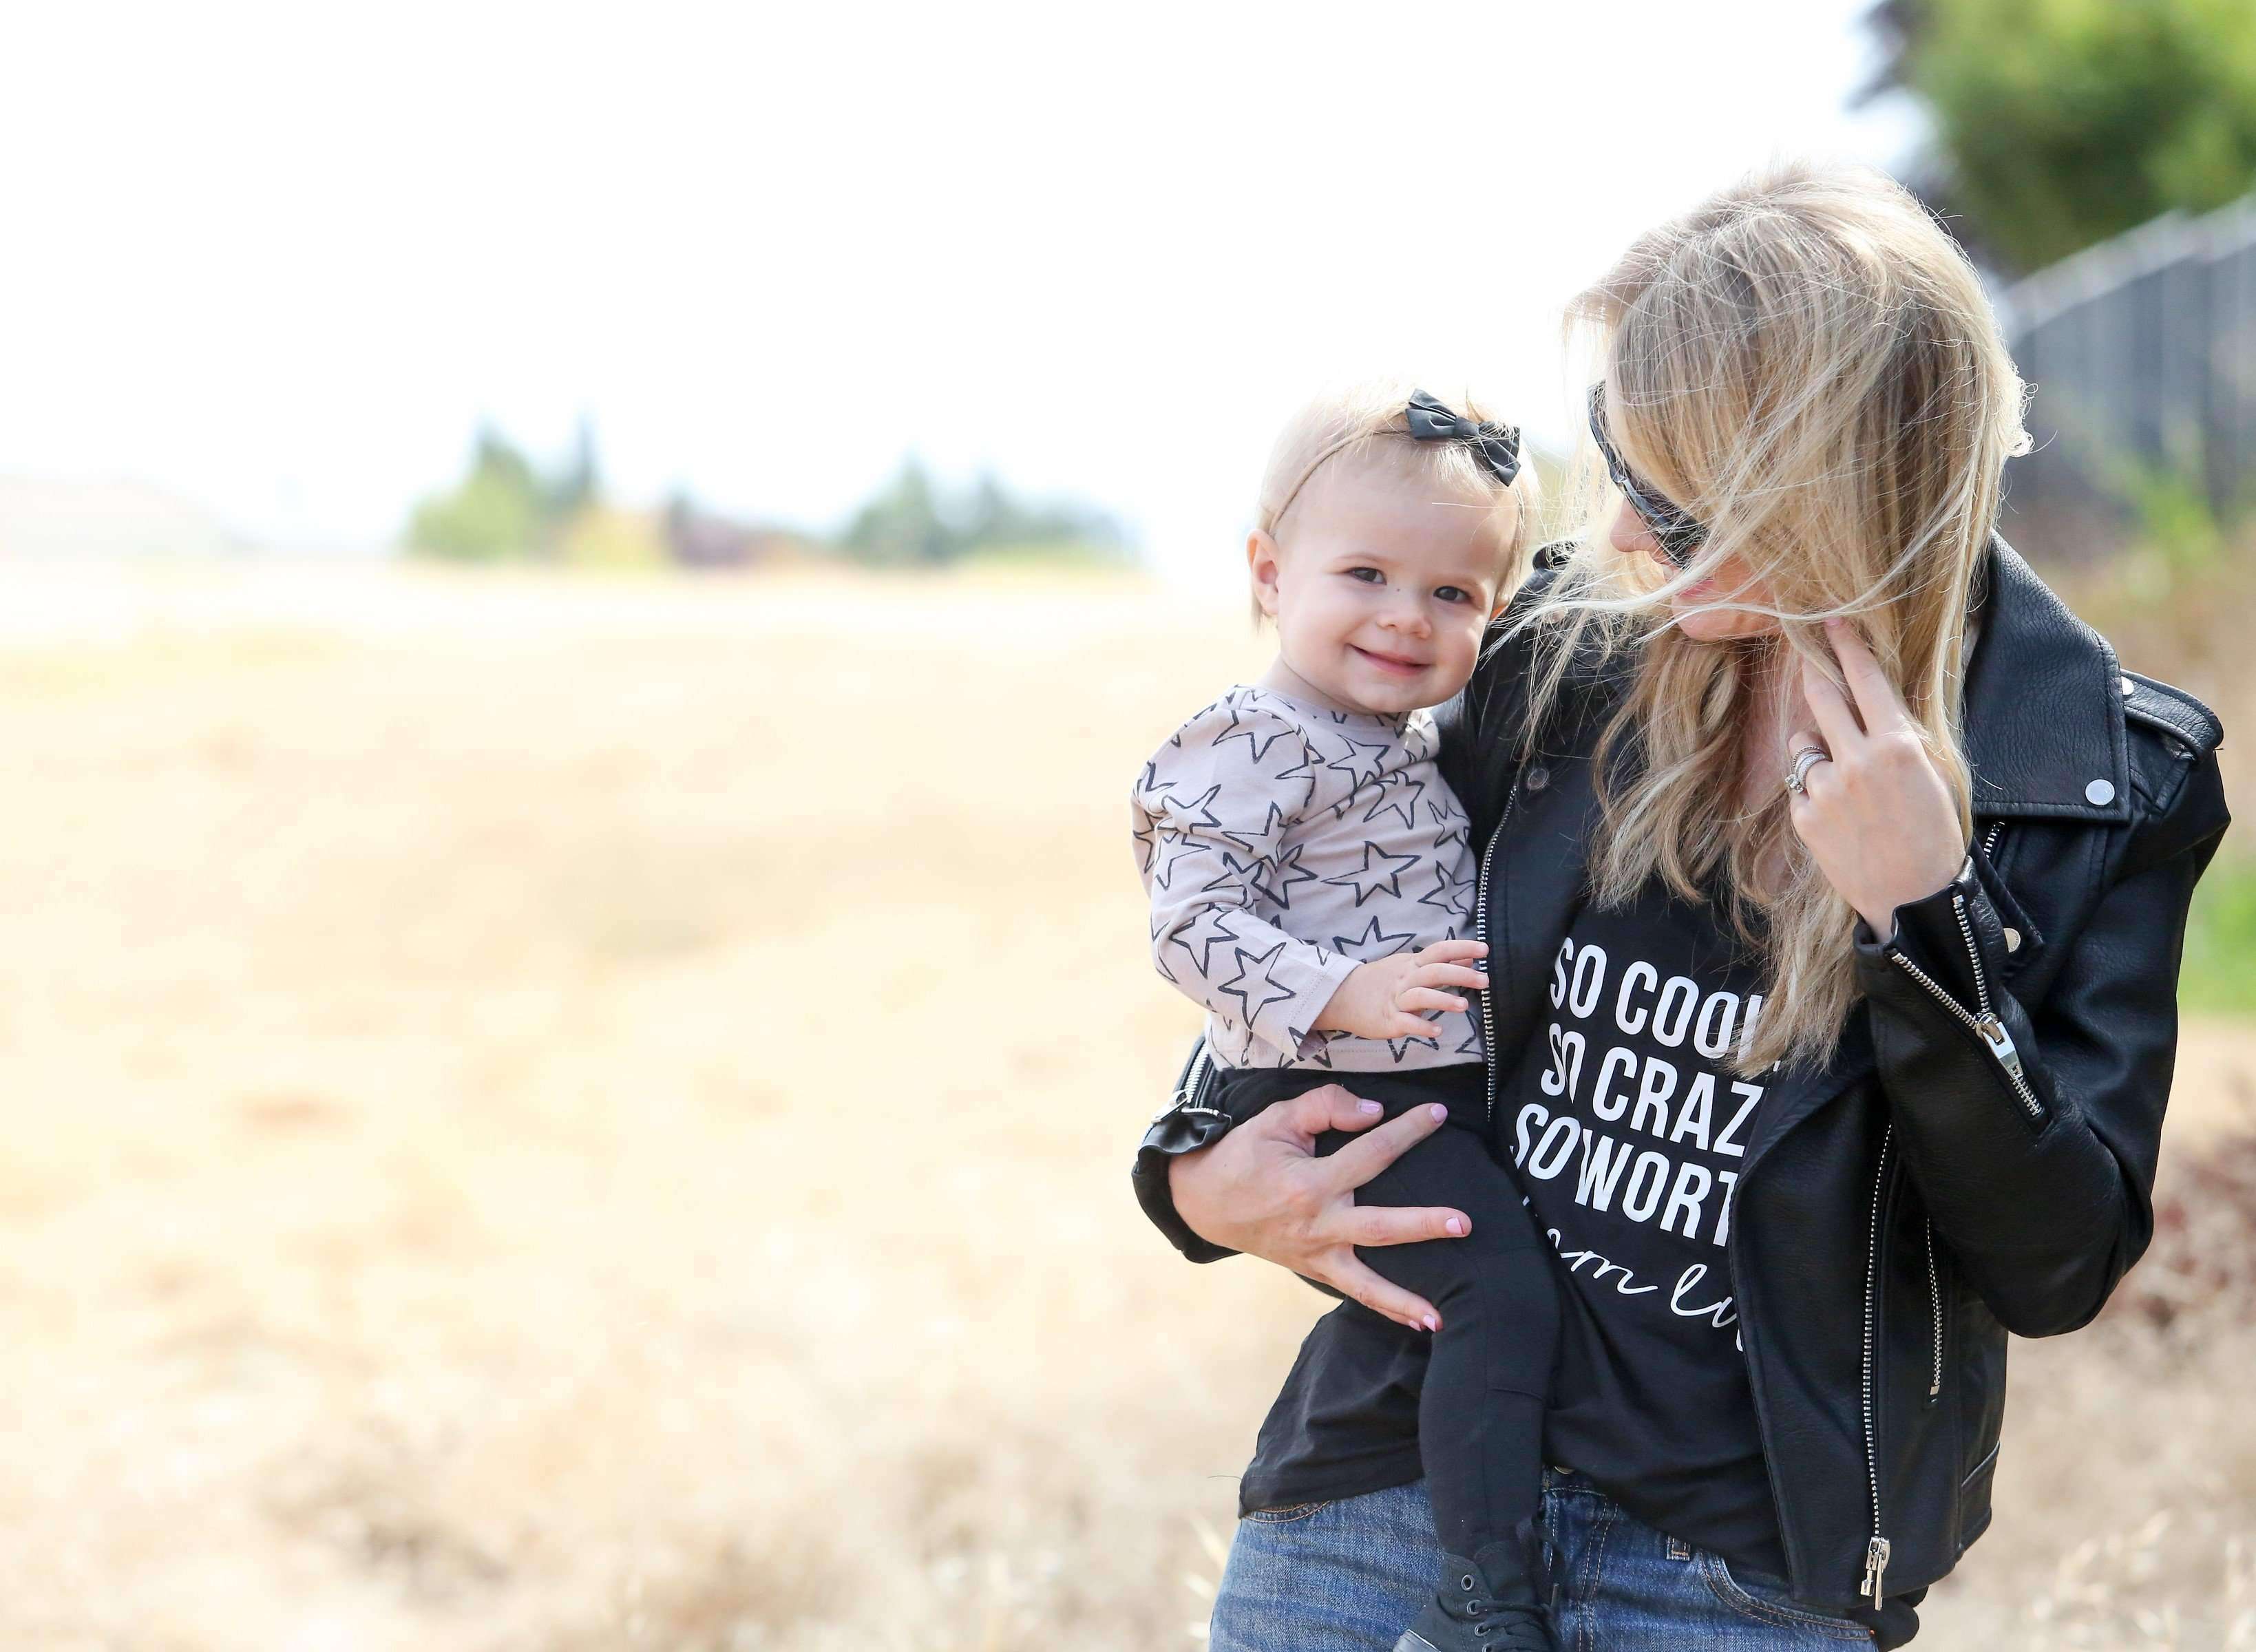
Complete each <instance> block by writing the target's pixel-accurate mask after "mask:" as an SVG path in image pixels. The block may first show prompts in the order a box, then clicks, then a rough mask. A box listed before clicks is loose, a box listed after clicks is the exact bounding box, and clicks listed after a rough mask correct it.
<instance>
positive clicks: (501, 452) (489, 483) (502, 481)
mask: <svg viewBox="0 0 2256 1652" xmlns="http://www.w3.org/2000/svg"><path fill="white" fill-rule="evenodd" d="M542 495H543V489H542V488H541V486H540V479H539V476H538V475H535V474H534V471H533V468H532V461H531V460H528V459H526V458H525V455H524V454H523V453H520V452H518V450H517V448H515V447H514V446H511V444H510V443H509V441H508V439H506V438H504V436H503V435H502V434H501V433H500V432H498V431H497V430H495V429H493V428H492V426H490V425H487V426H484V427H483V428H481V429H480V430H479V432H478V438H477V446H476V450H475V452H474V453H473V454H472V456H471V459H470V470H469V475H467V476H465V477H463V478H462V482H460V483H458V484H457V485H456V486H455V488H454V489H452V490H450V491H449V492H447V493H444V494H439V495H435V496H433V497H431V498H428V499H426V500H424V501H423V502H422V503H419V504H418V505H417V506H416V507H415V513H414V516H413V517H412V519H411V520H410V522H409V524H408V528H407V543H408V546H409V548H410V549H412V550H414V551H419V552H423V553H424V554H426V555H427V556H434V557H446V558H449V559H453V560H455V561H459V562H494V561H499V560H501V559H504V558H508V557H521V556H528V555H530V554H532V552H533V551H534V550H536V549H537V548H538V547H539V544H540V539H541V534H542V531H543V529H544V526H545V524H546V517H547V510H546V502H545V500H544V499H543V496H542Z"/></svg>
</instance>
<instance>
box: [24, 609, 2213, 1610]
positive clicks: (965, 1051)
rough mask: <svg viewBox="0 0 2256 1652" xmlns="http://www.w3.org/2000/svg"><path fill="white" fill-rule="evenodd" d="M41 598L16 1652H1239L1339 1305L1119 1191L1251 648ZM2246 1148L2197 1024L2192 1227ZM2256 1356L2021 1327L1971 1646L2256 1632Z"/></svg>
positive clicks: (1081, 617)
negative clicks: (1201, 721) (1140, 806)
mask: <svg viewBox="0 0 2256 1652" xmlns="http://www.w3.org/2000/svg"><path fill="white" fill-rule="evenodd" d="M11 587H12V588H13V592H14V594H13V595H12V597H11V601H10V602H9V603H8V604H7V605H6V606H7V609H8V611H7V612H6V613H5V614H4V615H0V751H4V752H5V754H6V756H5V759H4V761H5V763H6V764H7V765H8V779H9V784H8V786H7V796H8V798H9V799H10V804H11V806H10V809H9V812H8V820H7V848H6V852H5V854H0V924H4V926H5V932H6V935H7V940H8V944H7V945H6V946H5V947H4V948H0V1107H4V1108H5V1118H6V1127H7V1133H8V1135H9V1138H10V1150H9V1151H8V1152H7V1153H6V1154H5V1155H4V1156H0V1239H4V1243H0V1347H4V1350H5V1352H4V1354H0V1362H4V1363H0V1372H4V1379H0V1389H4V1392H5V1393H6V1395H7V1396H8V1402H9V1409H10V1412H11V1415H12V1417H13V1419H14V1424H15V1425H14V1426H13V1427H11V1428H8V1429H6V1430H4V1431H0V1645H4V1646H6V1647H9V1648H16V1647H25V1648H85V1649H87V1652H92V1649H93V1648H109V1649H111V1652H128V1649H130V1652H201V1649H204V1648H289V1649H291V1652H299V1649H301V1648H302V1649H303V1652H360V1649H362V1648H370V1649H373V1648H432V1649H441V1652H444V1649H452V1648H461V1649H462V1652H501V1649H503V1648H511V1649H515V1648H528V1649H530V1648H543V1649H546V1648H560V1649H562V1652H578V1649H580V1648H611V1647H648V1648H666V1649H667V1652H674V1649H677V1648H678V1649H681V1652H687V1649H689V1648H699V1649H705V1648H711V1649H713V1652H723V1649H726V1652H750V1649H751V1648H758V1649H759V1652H813V1649H814V1648H894V1647H898V1648H912V1647H913V1648H919V1649H920V1652H934V1649H935V1648H961V1649H964V1652H969V1649H971V1648H978V1649H980V1652H1020V1649H1026V1652H1031V1649H1032V1648H1053V1647H1057V1646H1061V1645H1068V1644H1069V1645H1072V1646H1074V1647H1076V1648H1116V1647H1117V1648H1158V1647H1172V1646H1186V1645H1191V1644H1194V1643H1195V1637H1196V1636H1197V1635H1198V1634H1200V1633H1201V1630H1200V1627H1199V1626H1200V1624H1201V1620H1202V1619H1203V1617H1204V1615H1205V1609H1206V1600H1207V1596H1208V1595H1209V1592H1210V1591H1211V1587H1212V1583H1213V1579H1214V1578H1215V1576H1216V1571H1217V1569H1218V1558H1219V1556H1220V1553H1221V1547H1222V1544H1223V1543H1224V1542H1226V1540H1227V1535H1228V1531H1229V1528H1230V1511H1231V1508H1232V1499H1233V1492H1234V1483H1233V1476H1234V1475H1235V1474H1236V1473H1237V1471H1238V1469H1239V1468H1240V1466H1242V1464H1243V1462H1244V1458H1245V1456H1246V1453H1247V1451H1248V1449H1249V1446H1250V1444H1251V1436H1252V1431H1253V1427H1254V1424H1255V1423H1256V1421H1257V1420H1258V1417H1259V1415H1260V1412H1261V1409H1262V1408H1263V1406H1264V1405H1265V1402H1266V1400H1267V1398H1268V1396H1269V1395H1270V1393H1271V1392H1272V1391H1273V1388H1274V1386H1275V1383H1276V1381H1278V1379H1279V1377H1280V1374H1281V1373H1282V1370H1283V1367H1284V1364H1285V1362H1286V1360H1287V1358H1288V1357H1289V1354H1290V1351H1291V1349H1292V1348H1293V1346H1294V1344H1295V1343H1296V1342H1297V1340H1298V1339H1299V1337H1300V1336H1301V1333H1302V1332H1303V1331H1304V1330H1305V1328H1306V1327H1307V1325H1308V1323H1309V1322H1310V1321H1311V1320H1312V1319H1313V1318H1315V1314H1316V1312H1317V1311H1318V1310H1319V1309H1320V1307H1321V1306H1322V1302H1321V1300H1320V1299H1319V1298H1317V1297H1315V1295H1314V1294H1313V1293H1311V1292H1310V1291H1308V1290H1307V1289H1306V1288H1305V1287H1303V1286H1301V1285H1299V1284H1297V1283H1294V1282H1293V1281H1292V1280H1290V1279H1289V1278H1287V1277H1286V1276H1282V1275H1281V1274H1279V1273H1277V1272H1276V1271H1275V1270H1273V1269H1264V1268H1261V1267H1259V1266H1258V1265H1256V1264H1253V1263H1250V1262H1245V1263H1231V1264H1225V1265H1223V1266H1218V1267H1215V1268H1211V1269H1191V1268H1189V1267H1188V1266H1187V1265H1185V1264H1183V1263H1181V1262H1179V1261H1177V1260H1176V1259H1175V1258H1174V1255H1173V1254H1172V1253H1171V1252H1170V1251H1168V1250H1167V1248H1166V1246H1165V1245H1164V1244H1163V1243H1162V1242H1161V1241H1160V1240H1159V1239H1158V1237H1157V1236H1156V1235H1155V1234H1153V1233H1152V1232H1151V1231H1150V1230H1149V1228H1148V1227H1146V1226H1145V1224H1144V1223H1143V1221H1142V1220H1141V1219H1140V1217H1139V1216H1138V1214H1137V1213H1136V1212H1135V1209H1134V1207H1133V1205H1132V1201H1131V1199H1130V1198H1129V1196H1128V1191H1127V1187H1126V1183H1125V1170H1126V1167H1127V1161H1128V1156H1129V1153H1130V1150H1131V1148H1132V1144H1133V1142H1134V1140H1135V1137H1136V1135H1137V1134H1138V1132H1139V1128H1140V1127H1141V1125H1142V1122H1143V1121H1144V1120H1145V1118H1146V1116H1147V1115H1148V1114H1150V1113H1151V1111H1152V1110H1153V1107H1155V1106H1156V1105H1157V1104H1158V1100H1159V1094H1160V1090H1161V1089H1162V1087H1163V1086H1164V1084H1165V1083H1166V1081H1167V1079H1169V1078H1170V1077H1171V1076H1172V1072H1173V1067H1174V1060H1175V1058H1176V1055H1177V1052H1178V1051H1179V1049H1180V1046H1181V1044H1182V1043H1183V1041H1184V1040H1185V1038H1186V1037H1187V1036H1188V1031H1189V1030H1190V1026H1191V1022H1192V1014H1191V1011H1190V1010H1189V1008H1188V1006H1187V1005H1186V1004H1185V1003H1183V1002H1181V1000H1180V999H1178V998H1176V997H1175V996H1174V995H1173V994H1172V993H1171V992H1170V990H1169V989H1168V988H1166V987H1165V986H1164V984H1162V983H1161V982H1160V981H1158V980H1157V979H1156V977H1154V976H1153V974H1152V973H1151V971H1150V969H1149V967H1148V965H1147V964H1146V960H1145V958H1144V954H1143V948H1142V945H1141V937H1142V934H1143V930H1142V923H1143V917H1142V912H1141V903H1140V897H1139V890H1138V889H1137V886H1136V879H1135V876H1134V873H1133V864H1132V859H1131V854H1130V846H1129V843H1128V840H1127V836H1126V830H1127V819H1126V795H1127V787H1128V783H1129V781H1130V779H1131V778H1132V773H1133V770H1134V768H1135V766H1136V764H1137V763H1139V761H1140V760H1141V758H1142V756H1143V755H1144V754H1145V753H1146V751H1147V750H1148V749H1149V748H1150V747H1151V746H1152V745H1153V744H1154V743H1155V742H1157V741H1158V740H1159V739H1160V738H1161V737H1162V736H1163V735H1165V733H1166V732H1167V729H1168V728H1172V727H1173V726H1174V722H1175V721H1177V720H1178V719H1179V718H1180V717H1181V716H1182V715H1183V714H1186V713H1187V712H1188V711H1189V710H1190V709H1192V708H1193V707H1194V706H1196V705H1197V704H1199V703H1201V701H1202V699H1204V698H1206V697H1208V696H1209V695H1210V694H1211V692H1214V691H1215V690H1216V689H1217V688H1219V687H1220V686H1221V685H1223V684H1224V683H1226V682H1228V681H1230V680H1232V679H1233V678H1235V677H1237V676H1240V675H1244V674H1246V673H1249V672H1251V671H1257V670H1258V668H1259V664H1260V663H1261V659H1262V657H1263V656H1262V655H1261V654H1260V652H1259V651H1258V647H1257V645H1256V644H1255V643H1253V642H1252V641H1251V639H1250V638H1249V637H1248V636H1246V635H1245V634H1244V631H1243V630H1242V628H1241V622H1240V621H1239V620H1238V617H1237V610H1236V608H1235V607H1234V606H1233V605H1232V604H1231V603H1230V602H1229V601H1226V600H1221V599H1217V600H1216V601H1212V602H1209V603H1198V602H1194V601H1188V599H1184V598H1181V597H1180V596H1169V595H1167V594H1163V593H1159V592H1155V591H1153V590H1149V589H1146V588H1144V587H1138V586H1134V585H1129V584H1124V583H1118V582H1104V581H1100V580H1093V579H1091V580H1060V579H1055V578H1053V579H1052V580H1050V581H1049V582H1047V583H1042V582H1032V581H1024V580H1019V581H1012V580H999V579H989V580H984V581H980V580H958V581H955V582H949V583H939V582H933V583H920V582H913V581H900V582H891V583H880V582H874V581H861V580H820V579H813V578H798V577H794V578H790V579H771V580H734V581H717V582H710V583H702V582H690V583H679V582H676V583H660V582H652V583H638V582H632V581H624V582H617V583H612V582H605V581H601V580H578V581H564V580H544V579H540V578H536V577H532V576H517V575H504V576H492V577H484V578H472V577H462V576H452V577H450V576H445V575H441V574H438V573H429V572H416V571H405V570H399V569H394V568H356V569H342V570H338V569H331V570H315V569H307V568H302V567H291V566H275V567H264V568H262V567H259V566H256V565H241V566H208V565H199V566H179V567H173V568H158V569H148V568H142V569H123V568H108V569H93V570H70V569H65V568H57V567H36V566H34V567H27V568H21V569H11ZM2252 1107H2256V1038H2252V1037H2251V1035H2250V1033H2249V1032H2248V1031H2247V1030H2245V1029H2243V1028H2241V1027H2239V1026H2237V1025H2228V1024H2211V1023H2203V1024H2197V1025H2195V1026H2192V1027H2190V1028H2189V1030H2188V1040H2187V1052H2186V1058H2185V1064H2184V1072H2183V1077H2182V1081H2181V1085H2180V1091H2179V1094H2178V1095H2177V1097H2176V1099H2175V1101H2174V1103H2173V1107H2172V1110H2171V1135H2170V1140H2169V1143H2168V1149H2167V1152H2166V1155H2165V1170H2164V1174H2165V1179H2166V1181H2167V1180H2168V1177H2170V1176H2171V1175H2173V1174H2174V1173H2175V1172H2176V1169H2177V1167H2178V1166H2180V1165H2182V1164H2189V1163H2195V1162H2196V1161H2198V1160H2200V1159H2201V1157H2202V1156H2203V1154H2205V1153H2206V1152H2208V1151H2210V1147H2211V1144H2212V1143H2214V1142H2217V1141H2218V1140H2220V1139H2223V1138H2224V1136H2226V1135H2229V1134H2230V1133H2231V1132H2232V1131H2233V1130H2235V1129H2236V1128H2245V1122H2244V1121H2245V1119H2246V1117H2247V1115H2248V1114H2249V1110H2250V1109H2251V1108H2252ZM2252 1354H2256V1331H2252V1330H2250V1329H2249V1328H2248V1327H2246V1326H2245V1325H2242V1326H2238V1327H2226V1328H2225V1329H2224V1330H2222V1331H2219V1332H2217V1333H2216V1334H2214V1335H2207V1336H2205V1337H2203V1338H2196V1339H2186V1338H2177V1339H2162V1338H2160V1337H2158V1336H2156V1335H2155V1334H2154V1333H2153V1332H2151V1331H2149V1330H2147V1329H2146V1328H2145V1327H2144V1326H2143V1325H2140V1324H2137V1323H2133V1322H2131V1321H2129V1320H2128V1319H2127V1318H2114V1319H2111V1320H2108V1321H2104V1322H2103V1323H2102V1324H2101V1325H2098V1326H2096V1327H2094V1328H2093V1329H2091V1330H2090V1331H2089V1332H2083V1333H2080V1334H2079V1335H2077V1336H2075V1337H2070V1338H2067V1339H2058V1340H2055V1341H2053V1342H2049V1343H2044V1344H2020V1345H2017V1346H2016V1349H2015V1355H2014V1358H2015V1374H2014V1386H2013V1402H2012V1408H2011V1412H2010V1415H2009V1417H2008V1422H2007V1426H2006V1445H2005V1447H2004V1451H2003V1453H2002V1457H2001V1476H2000V1479H1999V1488H1998V1503H1999V1514H1998V1519H1997V1523H1996V1526H1995V1529H1993V1531H1992V1533H1991V1534H1990V1535H1989V1536H1986V1537H1985V1538H1984V1540H1983V1541H1982V1542H1981V1543H1980V1544H1979V1545H1978V1547H1977V1548H1976V1549H1975V1550H1973V1551H1971V1552H1970V1555H1969V1556H1968V1557H1967V1559H1966V1561H1965V1563H1964V1564H1963V1566H1962V1568H1961V1570H1960V1571H1959V1573H1958V1574H1957V1575H1956V1576H1955V1577H1953V1578H1950V1579H1949V1580H1947V1581H1946V1583H1945V1584H1944V1585H1942V1587H1940V1588H1938V1589H1937V1590H1936V1591H1935V1594H1934V1596H1933V1597H1932V1599H1931V1601H1930V1606H1929V1610H1928V1613H1927V1623H1928V1628H1927V1631H1926V1633H1925V1634H1923V1635H1922V1636H1921V1641H1920V1645H1921V1647H1922V1648H1931V1649H1932V1652H1952V1649H1954V1648H1978V1647H1979V1648H2000V1647H2006V1648H2025V1647H2026V1648H2041V1647H2054V1646H2086V1645H2089V1646H2110V1647H2119V1646H2174V1647H2183V1648H2217V1647H2223V1646H2225V1645H2228V1644H2230V1645H2239V1646H2256V1554H2252V1550H2251V1547H2250V1544H2251V1543H2252V1540H2256V1425H2252V1424H2251V1423H2250V1421H2249V1417H2248V1413H2247V1412H2246V1411H2245V1410H2244V1409H2242V1401H2243V1399H2244V1397H2245V1385H2246V1376H2245V1373H2246V1372H2247V1370H2248V1369H2249V1368H2250V1357H2249V1356H2251V1355H2252ZM2236 1623H2237V1627H2236Z"/></svg>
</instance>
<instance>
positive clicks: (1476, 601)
mask: <svg viewBox="0 0 2256 1652" xmlns="http://www.w3.org/2000/svg"><path fill="white" fill-rule="evenodd" d="M1518 509H1519V503H1518V501H1517V500H1507V501H1506V502H1505V503H1504V504H1503V505H1502V506H1500V507H1498V506H1494V505H1492V504H1491V502H1489V501H1487V500H1484V499H1477V498H1461V497H1454V496H1449V497H1437V496H1435V489H1434V484H1433V483H1432V482H1430V481H1429V480H1427V479H1425V478H1424V477H1423V476H1421V475H1420V474H1419V472H1418V470H1417V468H1416V467H1409V466H1395V465H1391V464H1388V463H1386V462H1385V461H1384V460H1376V461H1373V462H1370V463H1366V464H1361V465H1349V466H1330V467H1326V468H1325V469H1324V470H1323V471H1322V472H1320V473H1319V474H1318V475H1316V476H1315V477H1313V478H1311V480H1310V483H1309V488H1308V489H1305V490H1303V492H1302V494H1301V497H1300V498H1299V499H1298V500H1296V501H1295V502H1294V505H1293V508H1292V510H1291V511H1290V512H1289V513H1288V514H1287V517H1286V519H1285V521H1284V522H1283V524H1280V526H1281V529H1282V533H1281V536H1280V538H1281V543H1280V541H1272V540H1270V539H1269V538H1267V536H1266V535H1258V534H1257V535H1256V536H1255V537H1254V543H1253V545H1252V546H1251V552H1250V556H1249V560H1250V562H1251V568H1252V574H1253V588H1254V594H1255V596H1256V597H1257V599H1258V601H1260V603H1261V606H1262V609H1263V611H1264V612H1265V613H1266V614H1268V615H1269V616H1270V617H1271V618H1272V619H1273V620H1274V621H1275V622H1276V624H1277V645H1278V652H1279V653H1280V656H1281V657H1282V658H1283V662H1284V664H1286V665H1287V666H1289V667H1290V668H1291V669H1292V671H1293V672H1294V674H1295V675H1296V676H1298V677H1299V678H1301V681H1302V682H1303V683H1305V684H1307V685H1308V686H1309V687H1311V688H1313V689H1315V690H1316V691H1318V692H1319V693H1321V694H1322V696H1324V697H1325V698H1327V699H1330V700H1332V701H1334V702H1335V703H1336V705H1337V706H1340V707H1342V708H1344V709H1346V710H1350V711H1364V712H1380V713H1400V712H1406V711H1414V710H1415V709H1417V708H1418V707H1419V706H1437V705H1439V704H1440V703H1441V702H1442V701H1443V700H1445V699H1449V696H1450V695H1452V694H1454V693H1456V692H1457V690H1458V689H1460V688H1462V687H1463V686H1464V684H1465V680H1466V678H1470V676H1471V675H1472V671H1473V664H1474V662H1475V660H1476V659H1477V657H1478V655H1479V652H1480V641H1481V633H1482V630H1483V629H1484V627H1485V626H1486V625H1487V623H1488V619H1489V615H1491V613H1492V612H1493V611H1494V609H1495V607H1496V599H1497V587H1498V583H1499V580H1500V579H1501V577H1502V575H1503V573H1504V567H1503V561H1504V558H1503V553H1502V547H1503V545H1505V543H1506V542H1507V541H1508V540H1509V538H1510V537H1511V535H1512V531H1513V526H1514V522H1513V516H1512V513H1513V512H1516V511H1517V510H1518ZM1264 545H1266V546H1268V550H1267V551H1266V552H1265V551H1264V550H1263V546H1264Z"/></svg>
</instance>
